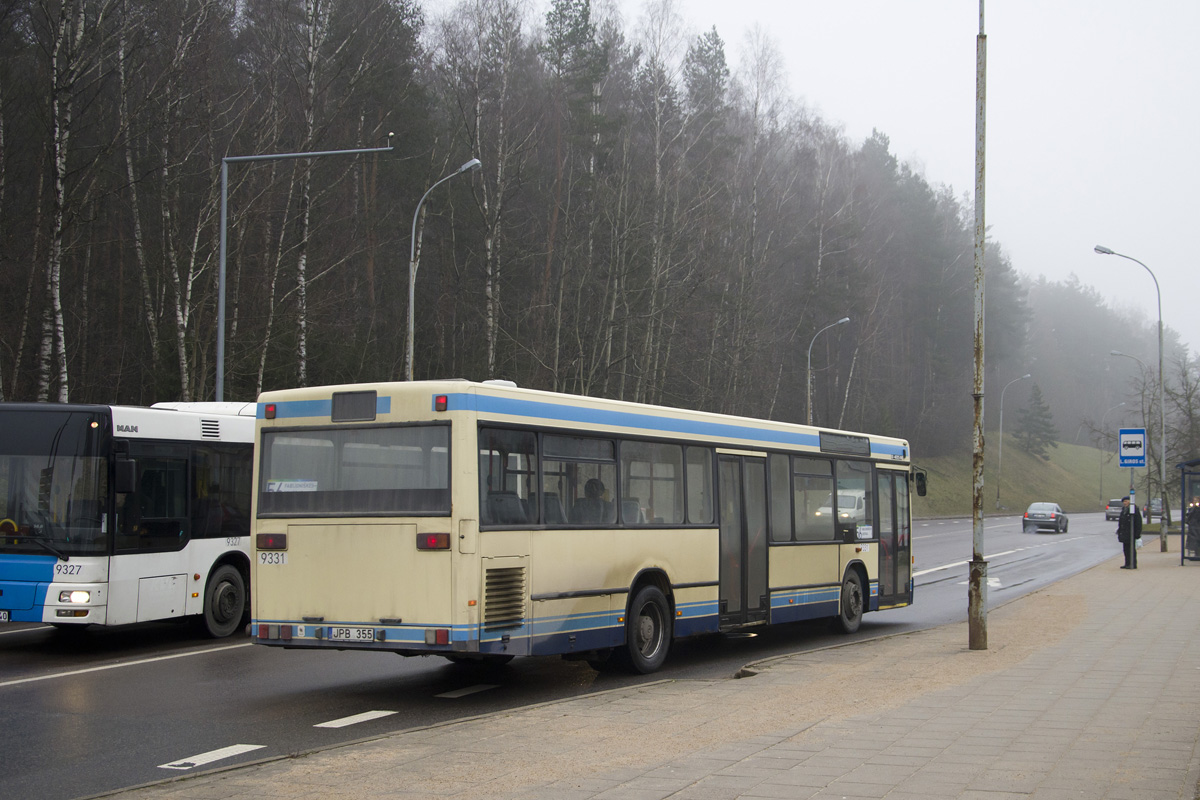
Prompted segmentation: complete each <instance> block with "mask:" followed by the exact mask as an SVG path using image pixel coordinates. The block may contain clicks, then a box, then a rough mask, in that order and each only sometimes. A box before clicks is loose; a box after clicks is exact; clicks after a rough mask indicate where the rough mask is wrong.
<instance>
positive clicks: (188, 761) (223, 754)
mask: <svg viewBox="0 0 1200 800" xmlns="http://www.w3.org/2000/svg"><path fill="white" fill-rule="evenodd" d="M264 747H266V745H265V744H235V745H232V746H230V747H222V748H221V749H220V750H210V751H208V752H207V753H201V754H200V755H198V756H192V757H191V758H181V759H179V760H178V761H172V762H171V763H170V764H159V765H158V768H159V769H195V768H196V767H202V766H204V765H205V764H211V763H212V762H214V761H220V760H221V759H223V758H233V757H234V756H240V755H241V754H242V753H250V752H253V751H255V750H261V749H262V748H264Z"/></svg>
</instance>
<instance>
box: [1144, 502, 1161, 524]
mask: <svg viewBox="0 0 1200 800" xmlns="http://www.w3.org/2000/svg"><path fill="white" fill-rule="evenodd" d="M1142 517H1144V518H1145V520H1146V522H1149V521H1150V520H1152V519H1154V518H1155V517H1158V518H1159V519H1162V498H1161V497H1155V498H1154V499H1153V500H1151V501H1150V502H1149V503H1147V504H1146V505H1144V506H1142Z"/></svg>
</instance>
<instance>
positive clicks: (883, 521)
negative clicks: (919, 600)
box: [878, 470, 912, 608]
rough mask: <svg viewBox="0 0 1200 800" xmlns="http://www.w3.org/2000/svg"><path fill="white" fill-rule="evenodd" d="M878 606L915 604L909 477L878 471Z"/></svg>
mask: <svg viewBox="0 0 1200 800" xmlns="http://www.w3.org/2000/svg"><path fill="white" fill-rule="evenodd" d="M878 475H879V494H878V497H879V607H880V608H887V607H888V606H893V605H897V604H905V603H911V602H912V587H911V578H912V550H911V546H912V544H911V542H912V536H911V534H912V531H911V530H910V525H911V522H910V518H909V511H908V476H907V474H906V473H903V472H887V471H884V470H879V472H878Z"/></svg>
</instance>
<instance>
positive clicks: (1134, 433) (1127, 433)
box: [1117, 428, 1146, 467]
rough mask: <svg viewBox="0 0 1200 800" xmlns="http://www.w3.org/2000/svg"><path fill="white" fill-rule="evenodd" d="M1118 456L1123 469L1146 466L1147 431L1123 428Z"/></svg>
mask: <svg viewBox="0 0 1200 800" xmlns="http://www.w3.org/2000/svg"><path fill="white" fill-rule="evenodd" d="M1117 456H1118V461H1119V464H1120V466H1121V467H1144V466H1146V429H1145V428H1121V432H1120V435H1119V436H1118V437H1117Z"/></svg>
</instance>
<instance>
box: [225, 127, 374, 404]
mask: <svg viewBox="0 0 1200 800" xmlns="http://www.w3.org/2000/svg"><path fill="white" fill-rule="evenodd" d="M394 135H395V134H393V133H390V132H389V133H388V135H387V138H388V143H387V147H366V148H356V149H354V150H320V151H314V152H307V153H269V154H266V155H257V156H225V157H224V158H222V159H221V233H220V237H221V244H220V255H219V256H218V266H217V377H216V380H215V382H214V386H213V389H214V394H215V395H216V400H217V402H218V403H220V402H221V401H223V400H224V399H225V251H226V247H225V241H226V238H227V236H228V234H227V231H228V228H229V223H228V218H229V214H228V211H229V199H228V198H229V165H230V164H236V163H239V162H242V161H284V160H287V159H293V158H319V157H321V156H349V155H357V154H362V153H387V152H389V151H391V149H392V136H394Z"/></svg>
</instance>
